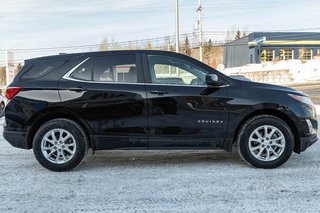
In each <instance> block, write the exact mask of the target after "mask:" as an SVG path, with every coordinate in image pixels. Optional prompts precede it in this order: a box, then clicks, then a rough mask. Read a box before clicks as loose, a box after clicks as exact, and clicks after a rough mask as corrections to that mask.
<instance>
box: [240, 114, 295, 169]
mask: <svg viewBox="0 0 320 213" xmlns="http://www.w3.org/2000/svg"><path fill="white" fill-rule="evenodd" d="M237 145H238V152H239V154H240V156H241V157H242V159H243V160H244V161H245V162H246V163H248V164H249V165H251V166H254V167H257V168H264V169H272V168H276V167H279V166H281V165H283V164H284V163H285V162H287V160H288V159H289V158H290V156H291V154H292V151H293V146H294V136H293V134H292V131H291V129H290V127H289V126H288V125H287V124H286V123H285V122H284V121H283V120H281V119H280V118H278V117H275V116H271V115H259V116H255V117H253V118H251V119H249V120H248V121H246V122H245V123H244V124H243V126H242V127H241V129H240V131H239V134H238V137H237Z"/></svg>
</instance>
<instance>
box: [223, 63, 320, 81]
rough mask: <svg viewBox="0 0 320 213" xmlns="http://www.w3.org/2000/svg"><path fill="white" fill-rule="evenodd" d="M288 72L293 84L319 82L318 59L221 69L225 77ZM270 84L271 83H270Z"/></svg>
mask: <svg viewBox="0 0 320 213" xmlns="http://www.w3.org/2000/svg"><path fill="white" fill-rule="evenodd" d="M278 70H288V71H289V73H290V74H292V78H293V82H294V83H298V82H305V81H317V80H320V59H319V58H315V59H312V60H307V61H304V62H302V61H301V60H287V61H279V62H266V63H261V64H247V65H244V66H241V67H232V68H226V69H222V70H221V71H222V72H223V73H225V74H227V75H235V74H238V75H241V73H250V72H263V71H271V72H272V71H278ZM270 83H272V82H270Z"/></svg>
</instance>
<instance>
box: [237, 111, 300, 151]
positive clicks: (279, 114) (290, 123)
mask: <svg viewBox="0 0 320 213" xmlns="http://www.w3.org/2000/svg"><path fill="white" fill-rule="evenodd" d="M258 115H271V116H275V117H277V118H280V119H281V120H283V121H284V122H285V123H286V124H287V125H288V126H289V127H290V129H291V131H292V133H293V136H294V151H295V152H296V153H300V148H299V147H300V134H299V130H298V128H297V126H296V125H295V124H294V121H293V120H292V119H291V118H290V117H289V116H288V115H286V114H285V113H283V112H281V111H279V110H275V109H261V110H257V111H254V112H252V113H250V114H248V115H247V116H246V117H244V118H243V119H242V120H241V121H240V123H239V125H238V126H237V129H236V131H235V133H234V136H233V142H234V144H235V143H236V141H237V138H238V135H239V133H240V130H241V128H242V127H243V125H244V124H245V123H246V122H247V121H248V120H250V119H251V118H253V117H255V116H258Z"/></svg>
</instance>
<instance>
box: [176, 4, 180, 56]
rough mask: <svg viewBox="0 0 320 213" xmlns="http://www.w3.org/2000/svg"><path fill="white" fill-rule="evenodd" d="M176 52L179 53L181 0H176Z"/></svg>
mask: <svg viewBox="0 0 320 213" xmlns="http://www.w3.org/2000/svg"><path fill="white" fill-rule="evenodd" d="M176 52H177V53H179V0H176Z"/></svg>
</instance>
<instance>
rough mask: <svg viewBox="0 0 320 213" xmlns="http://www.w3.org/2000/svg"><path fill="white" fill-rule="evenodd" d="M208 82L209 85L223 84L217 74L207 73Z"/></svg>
mask: <svg viewBox="0 0 320 213" xmlns="http://www.w3.org/2000/svg"><path fill="white" fill-rule="evenodd" d="M206 84H207V85H208V86H221V85H222V83H221V82H219V77H218V76H217V75H216V74H207V75H206Z"/></svg>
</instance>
